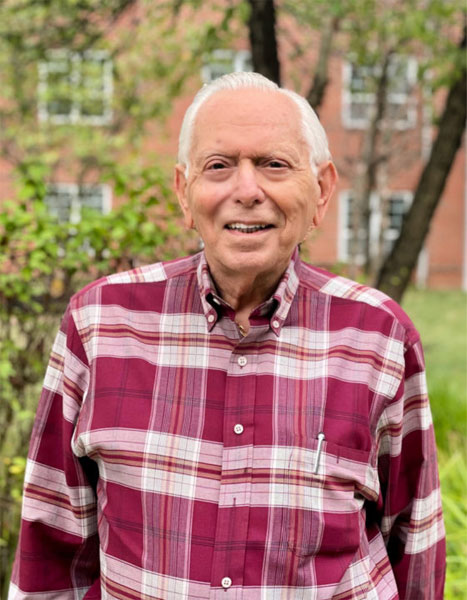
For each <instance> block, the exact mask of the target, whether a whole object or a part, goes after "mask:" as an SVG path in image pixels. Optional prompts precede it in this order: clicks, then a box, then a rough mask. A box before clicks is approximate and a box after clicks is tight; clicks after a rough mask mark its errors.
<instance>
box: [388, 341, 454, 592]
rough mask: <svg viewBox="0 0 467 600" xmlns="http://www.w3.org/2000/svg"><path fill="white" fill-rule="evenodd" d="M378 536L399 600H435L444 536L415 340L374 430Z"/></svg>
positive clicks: (441, 571)
mask: <svg viewBox="0 0 467 600" xmlns="http://www.w3.org/2000/svg"><path fill="white" fill-rule="evenodd" d="M379 434H380V438H379V462H378V465H379V478H380V482H381V496H380V509H381V513H382V514H381V516H382V518H381V532H382V534H383V537H384V539H385V542H386V546H387V551H388V556H389V560H390V562H391V565H392V568H393V572H394V575H395V578H396V583H397V587H398V591H399V597H400V598H401V600H409V599H410V600H415V599H417V600H419V599H420V598H423V599H424V600H435V599H436V600H441V599H442V598H443V588H444V577H445V559H446V552H445V532H444V523H443V517H442V508H441V496H440V487H439V478H438V466H437V457H436V445H435V438H434V432H433V424H432V419H431V411H430V406H429V401H428V395H427V388H426V377H425V368H424V358H423V350H422V347H421V343H420V340H419V338H418V335H417V336H416V339H415V340H414V341H412V342H410V343H408V344H407V345H406V348H405V376H404V378H403V381H402V382H401V384H400V386H399V389H398V391H397V394H396V396H395V397H394V398H393V399H392V401H391V402H389V403H388V405H387V406H386V408H385V410H384V412H383V415H382V417H381V419H380V424H379Z"/></svg>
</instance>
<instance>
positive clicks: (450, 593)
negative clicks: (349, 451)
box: [403, 290, 467, 600]
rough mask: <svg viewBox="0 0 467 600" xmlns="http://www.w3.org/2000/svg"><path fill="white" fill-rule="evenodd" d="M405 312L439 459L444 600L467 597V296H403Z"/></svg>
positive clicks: (435, 293)
mask: <svg viewBox="0 0 467 600" xmlns="http://www.w3.org/2000/svg"><path fill="white" fill-rule="evenodd" d="M403 307H404V309H405V310H406V311H407V312H408V314H409V315H410V317H411V318H412V320H413V322H414V323H415V326H416V327H417V329H418V330H419V331H420V334H421V337H422V341H423V346H424V349H425V358H426V367H427V380H428V391H429V394H430V401H431V410H432V413H433V421H434V426H435V433H436V440H437V445H438V454H439V473H440V479H441V492H442V498H443V510H444V521H445V525H446V536H447V574H446V589H445V596H444V597H445V599H446V600H457V599H464V598H466V597H467V501H466V495H467V494H466V492H467V455H466V439H467V438H466V433H467V296H466V294H464V293H462V292H445V291H443V292H441V291H423V292H422V291H415V290H411V291H409V292H408V293H407V295H406V296H405V298H404V302H403Z"/></svg>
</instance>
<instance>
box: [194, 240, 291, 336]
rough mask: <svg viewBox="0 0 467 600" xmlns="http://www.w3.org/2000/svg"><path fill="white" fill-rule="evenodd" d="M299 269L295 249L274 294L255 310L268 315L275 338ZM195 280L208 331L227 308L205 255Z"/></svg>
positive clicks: (283, 319)
mask: <svg viewBox="0 0 467 600" xmlns="http://www.w3.org/2000/svg"><path fill="white" fill-rule="evenodd" d="M300 265H301V260H300V257H299V253H298V248H296V249H295V250H294V253H293V254H292V258H291V259H290V263H289V265H288V267H287V269H286V271H285V272H284V274H283V275H282V277H281V280H280V281H279V284H278V286H277V288H276V290H275V292H274V293H273V294H272V296H271V297H270V298H269V299H267V300H266V301H265V302H263V304H261V305H260V306H259V307H257V308H256V311H257V312H258V313H259V314H262V315H264V314H269V315H270V319H269V323H270V326H271V329H272V331H273V332H274V333H275V334H276V335H277V336H278V335H279V334H280V331H281V329H282V326H283V325H284V322H285V320H286V318H287V315H288V314H289V310H290V307H291V305H292V301H293V299H294V298H295V294H296V292H297V289H298V284H299V281H300V278H299V275H300ZM197 277H198V288H199V292H200V296H201V304H202V307H203V312H204V314H205V316H206V320H207V325H208V331H211V330H212V328H213V327H214V325H215V324H216V322H217V320H218V319H219V318H220V317H221V316H222V306H226V305H227V304H226V302H224V300H223V299H222V298H221V296H219V294H218V292H217V289H216V286H215V284H214V282H213V280H212V277H211V273H210V271H209V266H208V263H207V261H206V256H205V254H204V252H202V253H201V254H200V260H199V264H198V269H197ZM256 311H255V312H256Z"/></svg>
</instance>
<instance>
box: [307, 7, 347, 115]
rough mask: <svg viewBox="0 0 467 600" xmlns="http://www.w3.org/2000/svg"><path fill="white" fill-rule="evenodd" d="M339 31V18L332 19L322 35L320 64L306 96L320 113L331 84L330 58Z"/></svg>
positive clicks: (318, 63)
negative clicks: (325, 94) (335, 36)
mask: <svg viewBox="0 0 467 600" xmlns="http://www.w3.org/2000/svg"><path fill="white" fill-rule="evenodd" d="M338 29H339V18H338V17H331V18H330V19H329V21H328V24H327V26H326V27H325V29H324V31H323V33H322V35H321V44H320V47H319V55H318V62H317V63H316V69H315V75H314V77H313V83H312V85H311V88H310V90H309V92H308V94H307V96H306V99H307V100H308V102H309V103H310V104H311V106H312V107H313V108H314V109H315V111H316V112H318V109H319V107H320V106H321V104H322V103H323V99H324V93H325V91H326V87H327V85H328V82H329V77H328V73H329V58H330V56H331V51H332V41H333V37H334V34H335V33H336V32H337V30H338Z"/></svg>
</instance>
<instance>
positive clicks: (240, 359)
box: [237, 356, 248, 367]
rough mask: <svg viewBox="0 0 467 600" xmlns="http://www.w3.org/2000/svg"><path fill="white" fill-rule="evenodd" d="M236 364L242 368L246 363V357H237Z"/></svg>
mask: <svg viewBox="0 0 467 600" xmlns="http://www.w3.org/2000/svg"><path fill="white" fill-rule="evenodd" d="M237 362H238V364H239V365H240V366H241V367H244V366H245V365H246V363H247V362H248V361H247V359H246V356H239V357H238V359H237Z"/></svg>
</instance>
